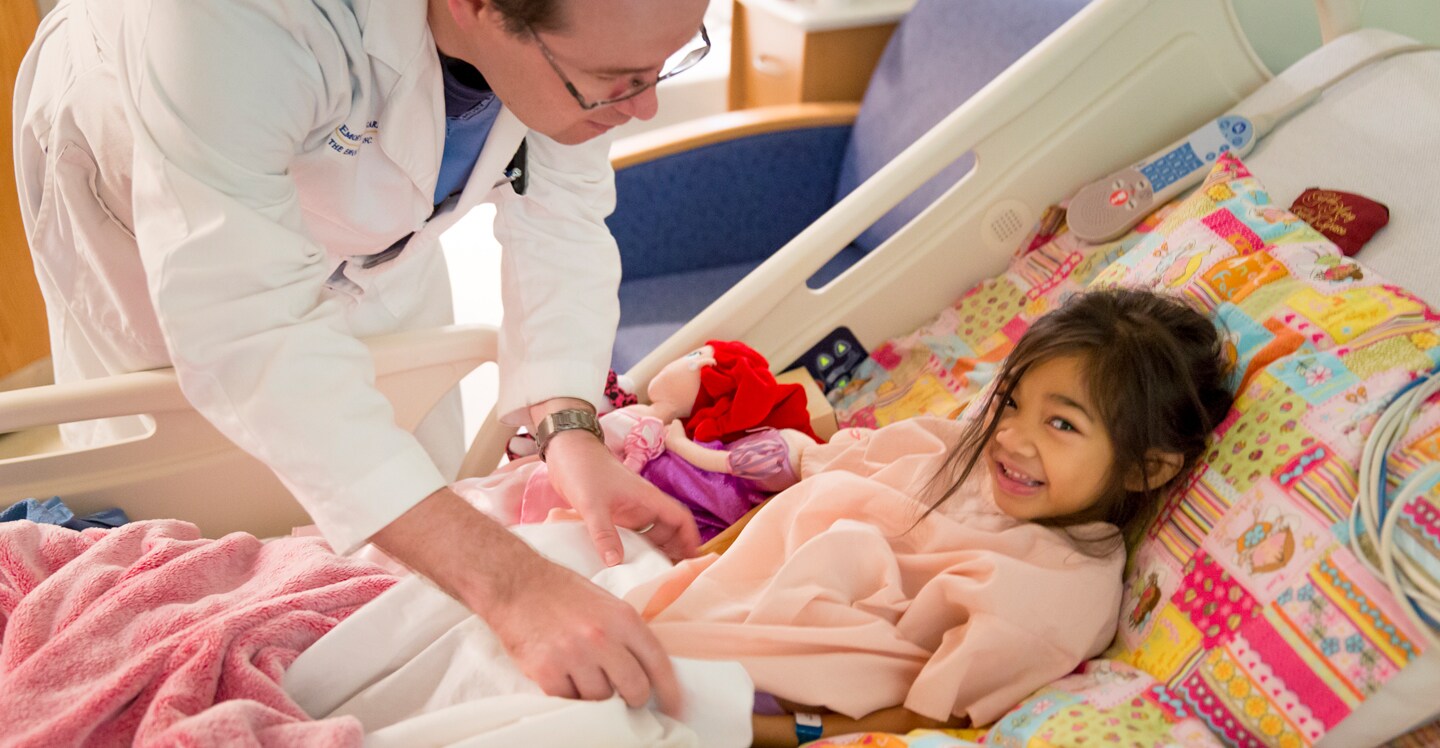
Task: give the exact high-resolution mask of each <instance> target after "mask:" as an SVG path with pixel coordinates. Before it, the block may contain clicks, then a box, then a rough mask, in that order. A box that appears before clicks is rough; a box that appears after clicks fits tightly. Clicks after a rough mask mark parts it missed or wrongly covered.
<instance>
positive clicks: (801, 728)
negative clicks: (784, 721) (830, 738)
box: [795, 712, 825, 745]
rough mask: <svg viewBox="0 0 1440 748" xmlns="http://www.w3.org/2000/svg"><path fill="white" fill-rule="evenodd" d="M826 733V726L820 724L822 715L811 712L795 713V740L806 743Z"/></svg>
mask: <svg viewBox="0 0 1440 748" xmlns="http://www.w3.org/2000/svg"><path fill="white" fill-rule="evenodd" d="M824 735H825V728H824V727H823V726H822V725H821V724H820V715H818V714H811V713H809V712H796V713H795V742H796V743H799V744H800V745H805V744H806V743H809V742H810V741H812V740H819V739H820V738H821V737H822V736H824Z"/></svg>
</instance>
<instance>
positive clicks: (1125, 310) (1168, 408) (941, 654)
mask: <svg viewBox="0 0 1440 748" xmlns="http://www.w3.org/2000/svg"><path fill="white" fill-rule="evenodd" d="M1224 382H1225V367H1224V364H1223V362H1222V356H1221V341H1220V336H1219V335H1218V333H1217V331H1216V329H1215V327H1214V325H1213V324H1212V323H1211V322H1210V321H1209V320H1208V319H1206V317H1204V316H1203V315H1201V314H1200V313H1198V312H1196V311H1194V310H1193V309H1190V308H1189V307H1187V306H1185V305H1184V304H1182V303H1180V302H1178V301H1174V300H1171V299H1167V298H1165V297H1161V296H1157V295H1155V294H1152V293H1149V292H1145V291H1135V290H1116V291H1097V292H1091V293H1087V294H1083V295H1079V296H1077V297H1074V298H1073V299H1072V300H1071V301H1070V302H1069V303H1067V304H1066V305H1065V306H1063V307H1062V308H1060V309H1058V310H1056V311H1054V312H1052V313H1050V314H1048V315H1045V316H1044V317H1042V318H1040V319H1039V320H1037V321H1036V322H1035V323H1034V325H1032V326H1031V328H1030V329H1029V330H1028V331H1027V332H1026V333H1025V335H1024V336H1023V337H1022V338H1021V340H1020V341H1019V343H1017V345H1016V346H1015V349H1014V351H1013V352H1012V353H1011V354H1010V356H1009V357H1008V358H1007V359H1006V360H1005V362H1004V363H1003V364H1002V366H1001V369H1000V372H999V374H998V375H997V377H996V379H995V381H994V383H993V384H992V386H991V387H990V388H989V389H988V390H987V391H986V392H985V393H982V395H981V397H980V399H979V400H978V401H977V402H976V404H975V405H974V406H972V408H971V409H970V413H971V414H972V415H971V417H969V418H967V419H964V420H962V421H961V422H959V423H955V422H951V421H944V420H939V419H915V420H913V421H906V422H901V423H897V424H894V425H891V426H888V427H886V428H883V429H880V430H877V431H873V432H871V431H863V430H851V431H848V432H842V433H841V434H838V435H837V436H836V437H835V438H834V439H833V440H832V442H831V444H829V445H823V446H817V447H812V448H810V449H807V450H806V451H805V452H804V453H803V455H801V474H802V477H803V480H802V481H801V482H800V484H799V485H797V486H796V487H794V488H792V489H790V490H788V491H786V492H784V493H782V494H780V495H779V496H777V497H776V498H775V499H773V500H772V501H771V502H770V505H768V506H767V507H766V508H765V509H764V510H762V511H761V512H760V513H759V514H758V515H757V516H756V517H755V518H754V519H753V520H752V521H751V522H750V524H749V526H748V527H747V528H746V529H745V531H744V532H743V533H742V534H741V535H740V537H739V539H738V540H737V541H736V543H735V545H734V546H732V547H731V548H730V550H729V551H727V552H726V554H725V555H724V556H720V557H716V556H709V557H705V558H702V559H696V560H693V561H689V562H685V563H682V564H680V565H679V566H677V567H676V569H675V570H674V571H673V572H672V573H671V574H668V575H666V576H665V577H663V578H661V579H660V580H657V581H655V582H652V583H651V584H648V585H645V586H643V587H641V588H639V589H637V590H635V591H633V592H632V593H631V594H630V595H628V596H627V599H628V600H630V601H631V602H632V603H633V604H636V605H637V606H638V607H640V608H641V610H642V611H643V612H644V615H645V616H646V618H647V619H649V620H650V621H651V624H652V626H653V627H654V629H655V631H656V633H657V635H658V636H659V638H660V640H661V642H662V643H663V644H665V646H666V648H667V650H668V651H669V652H670V654H671V655H675V656H686V657H697V658H705V659H734V660H738V661H739V662H740V663H741V664H742V665H744V667H745V669H746V671H747V672H748V673H749V674H750V675H751V677H752V678H753V679H754V681H755V686H756V689H757V691H758V692H761V693H762V696H761V697H760V698H757V710H756V711H757V715H756V717H755V718H754V723H755V738H756V745H795V744H796V741H797V740H798V739H800V738H801V737H804V738H810V737H813V736H815V735H816V734H817V733H816V732H815V729H816V728H814V727H806V726H805V724H804V723H810V724H813V723H815V722H816V721H817V717H816V716H815V714H814V713H825V714H824V716H823V718H819V719H818V721H820V722H821V723H822V728H820V729H823V733H824V734H842V733H845V732H853V731H859V730H880V731H886V732H906V731H908V730H910V729H914V728H918V727H935V726H941V725H949V726H958V725H961V724H964V723H966V722H969V723H972V724H976V725H981V724H987V723H989V722H991V721H993V720H995V719H996V718H998V717H999V716H1001V715H1002V714H1004V712H1005V711H1006V710H1008V709H1009V708H1010V707H1011V706H1012V705H1013V704H1014V703H1016V702H1017V701H1019V700H1021V699H1023V698H1024V697H1025V696H1027V695H1029V694H1030V693H1031V692H1033V691H1034V690H1035V689H1036V688H1039V687H1040V686H1043V685H1044V684H1046V683H1048V682H1050V681H1052V680H1054V679H1056V678H1059V677H1061V676H1063V675H1065V674H1066V673H1068V672H1070V671H1071V670H1072V669H1073V668H1074V667H1076V666H1077V665H1078V664H1079V663H1081V662H1082V661H1084V660H1085V659H1088V658H1090V657H1093V656H1095V655H1097V654H1099V653H1100V652H1101V651H1103V650H1104V649H1105V647H1106V646H1107V645H1108V644H1109V642H1110V640H1111V638H1112V637H1113V635H1114V630H1115V623H1116V618H1117V616H1118V611H1119V603H1120V587H1121V572H1122V569H1123V565H1124V557H1125V552H1124V550H1125V548H1124V546H1125V543H1124V539H1125V538H1127V537H1128V538H1134V537H1135V536H1136V535H1137V534H1138V533H1139V531H1140V530H1141V528H1142V526H1143V525H1144V523H1145V522H1146V520H1148V519H1149V518H1150V517H1151V516H1153V514H1154V512H1155V510H1156V509H1157V507H1158V506H1159V504H1160V502H1161V497H1162V495H1163V494H1164V493H1165V492H1166V491H1168V490H1170V489H1171V488H1173V487H1175V486H1177V485H1179V484H1180V483H1181V482H1182V481H1183V480H1184V477H1185V476H1186V474H1187V473H1188V472H1189V471H1190V469H1191V468H1192V467H1193V465H1194V464H1195V462H1196V460H1197V459H1198V458H1199V456H1200V455H1201V454H1202V453H1203V451H1204V448H1205V444H1206V440H1207V437H1208V435H1209V432H1210V431H1211V429H1212V428H1214V427H1215V426H1216V425H1217V424H1218V423H1220V421H1221V420H1222V419H1223V418H1224V417H1225V414H1226V413H1227V411H1228V410H1229V407H1230V402H1231V394H1230V393H1229V392H1228V391H1227V389H1226V388H1225V384H1224ZM916 498H923V499H926V501H925V503H917V502H916ZM926 504H928V506H926ZM917 518H918V519H917ZM763 694H771V695H773V696H774V697H776V698H775V699H770V698H766V697H764V696H763ZM802 704H808V705H812V706H801V705H802ZM794 713H801V716H799V717H797V716H796V714H794ZM797 725H798V726H797Z"/></svg>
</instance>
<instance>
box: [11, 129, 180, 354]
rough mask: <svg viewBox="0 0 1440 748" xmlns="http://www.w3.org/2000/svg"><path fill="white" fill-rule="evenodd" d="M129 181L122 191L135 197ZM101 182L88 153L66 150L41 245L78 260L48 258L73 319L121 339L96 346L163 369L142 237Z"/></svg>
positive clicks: (46, 202)
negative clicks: (108, 198) (143, 261)
mask: <svg viewBox="0 0 1440 748" xmlns="http://www.w3.org/2000/svg"><path fill="white" fill-rule="evenodd" d="M125 176H127V175H121V177H122V181H125V182H126V184H124V185H122V186H123V187H124V189H125V190H127V191H128V186H129V185H128V179H123V177H125ZM112 177H113V175H112ZM100 180H101V174H100V170H99V167H98V166H97V165H96V162H95V159H94V157H93V156H92V155H91V154H90V152H89V151H88V150H87V149H86V148H85V146H84V145H82V144H81V143H77V142H73V141H72V142H64V143H62V144H61V145H60V147H59V149H58V151H57V152H56V154H55V156H54V160H53V162H52V164H51V168H50V170H49V176H48V180H47V184H46V185H45V189H44V193H43V194H42V196H41V203H40V210H39V213H38V214H37V216H36V224H37V226H36V235H37V236H36V238H37V240H38V241H42V242H54V243H53V244H51V246H58V247H65V246H69V247H71V248H73V252H65V251H61V252H53V251H52V252H45V253H43V255H44V257H43V259H42V262H43V263H44V264H45V265H46V268H45V270H46V271H47V272H48V273H49V274H50V276H51V278H52V279H53V280H54V282H55V283H56V284H57V285H58V286H60V287H61V288H62V289H64V292H62V295H63V297H64V298H67V299H70V300H71V302H70V310H71V312H72V313H73V314H76V315H80V316H84V317H87V318H89V320H90V321H91V324H92V325H93V326H94V327H95V329H102V330H105V331H106V332H107V336H108V335H113V336H114V339H113V340H109V341H106V342H103V343H102V342H98V341H92V342H94V343H95V344H96V345H100V346H102V347H109V348H113V349H114V351H113V354H114V355H116V356H117V357H118V358H119V359H120V360H123V361H126V362H127V365H130V366H131V367H132V368H137V369H138V368H149V367H152V366H154V365H157V364H161V365H163V363H164V362H165V361H166V360H168V356H167V354H166V352H165V345H164V341H163V338H162V337H161V335H160V324H159V322H158V321H157V319H156V316H155V308H154V306H153V305H152V304H151V301H150V295H149V293H147V292H144V291H143V289H145V288H147V285H148V284H147V282H146V279H145V268H144V265H142V264H141V261H140V248H139V246H138V245H137V244H136V243H135V232H134V231H133V229H132V227H131V226H129V225H128V224H126V223H125V221H123V220H122V219H121V218H120V217H119V216H118V215H117V212H116V211H115V210H113V209H112V208H111V206H110V205H109V204H108V203H107V201H106V199H105V197H103V196H102V192H103V190H102V189H101V187H100ZM116 199H118V196H117V198H116ZM109 360H112V361H113V360H116V359H114V358H112V359H109Z"/></svg>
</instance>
